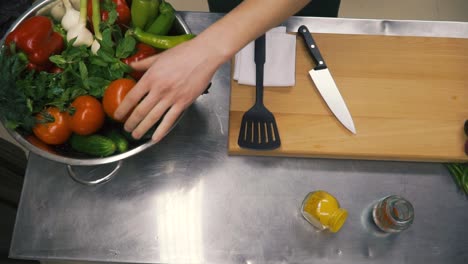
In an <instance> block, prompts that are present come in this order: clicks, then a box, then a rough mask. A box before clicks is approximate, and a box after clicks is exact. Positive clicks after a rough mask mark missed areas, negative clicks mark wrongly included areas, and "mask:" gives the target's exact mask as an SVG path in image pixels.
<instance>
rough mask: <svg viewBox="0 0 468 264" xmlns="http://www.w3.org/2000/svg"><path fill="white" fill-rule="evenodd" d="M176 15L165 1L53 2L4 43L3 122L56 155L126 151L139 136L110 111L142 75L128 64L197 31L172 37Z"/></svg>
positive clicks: (0, 53)
mask: <svg viewBox="0 0 468 264" xmlns="http://www.w3.org/2000/svg"><path fill="white" fill-rule="evenodd" d="M75 8H77V9H75ZM174 21H175V10H174V8H173V7H172V6H171V4H169V3H167V2H165V1H164V0H133V1H132V2H131V4H130V5H129V4H127V2H126V1H125V0H79V1H74V0H56V1H53V2H51V3H50V4H49V5H47V6H46V7H44V8H43V9H42V10H40V11H39V12H38V14H37V15H36V16H33V17H30V18H27V19H25V20H24V21H23V22H22V23H21V24H19V25H18V27H17V28H16V29H15V30H13V31H12V32H10V33H9V34H8V35H7V36H6V38H5V43H4V45H3V46H2V47H1V50H0V117H1V118H2V122H3V124H5V126H6V127H8V128H9V129H13V130H16V131H18V132H19V133H20V134H22V135H23V136H24V137H25V138H26V139H27V140H28V141H29V142H30V143H31V144H33V145H35V146H37V147H39V148H41V149H43V150H46V151H49V152H51V153H56V152H57V151H58V150H63V149H68V150H71V151H74V152H79V153H82V154H86V155H91V156H98V157H104V156H109V155H113V154H115V153H121V152H125V151H127V150H128V148H129V144H132V143H138V142H136V141H135V140H134V139H133V138H132V137H131V135H130V134H129V133H127V132H125V131H124V130H123V127H122V122H123V121H124V120H115V119H114V117H113V115H114V112H115V110H116V108H117V107H118V105H119V104H120V103H121V102H122V100H123V98H124V97H125V95H126V94H127V93H128V92H129V91H130V90H131V89H132V88H133V86H134V85H135V84H136V81H138V79H140V78H141V77H142V75H143V74H144V72H137V71H134V70H133V69H132V68H131V67H130V66H129V65H130V64H131V63H132V62H135V61H139V60H142V59H145V58H147V57H149V56H152V55H155V54H157V53H160V52H163V51H164V50H166V49H170V48H172V47H174V46H176V45H178V44H180V43H182V42H184V41H187V40H190V39H192V38H194V37H195V36H194V35H192V34H182V35H171V33H170V30H171V29H172V27H173V24H174ZM153 131H154V129H153ZM150 133H151V132H150ZM150 133H147V134H146V135H145V136H144V137H143V138H142V140H148V139H149V138H150V137H151V136H150V135H151V134H150ZM129 141H130V143H129Z"/></svg>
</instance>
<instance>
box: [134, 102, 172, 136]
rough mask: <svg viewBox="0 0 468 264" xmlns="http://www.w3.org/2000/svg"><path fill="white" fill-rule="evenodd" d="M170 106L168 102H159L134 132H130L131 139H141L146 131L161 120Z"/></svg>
mask: <svg viewBox="0 0 468 264" xmlns="http://www.w3.org/2000/svg"><path fill="white" fill-rule="evenodd" d="M170 106H171V104H170V102H169V101H167V100H166V101H161V102H159V103H158V104H156V106H154V107H153V109H151V111H150V112H149V114H147V115H146V117H145V118H144V119H143V121H141V122H140V123H139V124H138V126H137V127H136V129H135V130H133V132H132V137H133V138H135V139H139V138H141V137H142V136H143V135H144V134H145V133H146V131H148V129H150V128H151V127H152V126H153V125H154V124H155V123H156V122H158V121H159V119H161V116H163V114H164V113H165V112H166V110H167V109H169V107H170Z"/></svg>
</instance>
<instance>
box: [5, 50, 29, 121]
mask: <svg viewBox="0 0 468 264" xmlns="http://www.w3.org/2000/svg"><path fill="white" fill-rule="evenodd" d="M12 46H13V47H12V51H13V52H14V53H13V54H8V53H11V51H10V50H9V49H8V48H6V47H2V48H1V50H0V117H1V118H2V121H3V122H4V124H5V126H6V127H7V128H9V129H16V128H18V127H24V128H25V129H31V128H32V127H33V126H34V125H35V118H34V117H33V116H32V111H31V110H32V105H31V101H30V100H28V98H27V97H26V96H25V94H24V93H23V92H22V91H20V90H17V89H15V87H16V80H17V79H19V78H21V76H22V72H23V71H24V70H25V69H26V62H25V61H24V60H22V59H21V57H20V56H18V54H17V53H16V52H15V51H14V49H15V48H14V45H12Z"/></svg>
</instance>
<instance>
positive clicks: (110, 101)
mask: <svg viewBox="0 0 468 264" xmlns="http://www.w3.org/2000/svg"><path fill="white" fill-rule="evenodd" d="M135 84H136V83H135V81H134V80H130V79H125V78H121V79H117V80H115V81H113V82H111V83H110V84H109V86H108V87H107V89H106V90H105V91H104V96H103V98H102V105H103V106H104V112H106V114H107V115H108V116H109V117H110V118H112V119H114V120H116V121H119V122H125V120H127V118H128V116H130V114H128V115H127V116H126V117H125V118H124V119H123V120H117V119H116V118H115V117H114V113H115V110H116V109H117V107H118V106H119V105H120V103H122V101H123V99H124V98H125V96H126V95H127V93H128V92H129V91H130V90H131V89H132V88H133V86H135Z"/></svg>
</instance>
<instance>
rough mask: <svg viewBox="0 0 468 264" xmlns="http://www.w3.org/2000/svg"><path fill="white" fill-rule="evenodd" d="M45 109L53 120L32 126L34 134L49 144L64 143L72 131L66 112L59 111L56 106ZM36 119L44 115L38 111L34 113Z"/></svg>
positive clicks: (42, 117) (41, 118) (42, 118)
mask: <svg viewBox="0 0 468 264" xmlns="http://www.w3.org/2000/svg"><path fill="white" fill-rule="evenodd" d="M45 111H46V112H47V113H48V114H49V115H50V116H52V117H53V118H54V121H53V122H48V123H38V124H36V125H35V126H34V128H33V133H34V135H36V137H38V138H39V139H40V140H41V141H42V142H44V143H46V144H49V145H59V144H63V143H65V142H66V141H67V140H68V138H69V137H70V135H71V133H72V131H71V129H70V127H69V124H68V117H67V115H68V114H67V113H65V112H60V110H59V109H58V108H57V107H49V108H47V109H46V110H45ZM36 119H37V120H39V121H40V120H44V115H43V114H42V113H39V114H37V115H36Z"/></svg>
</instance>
